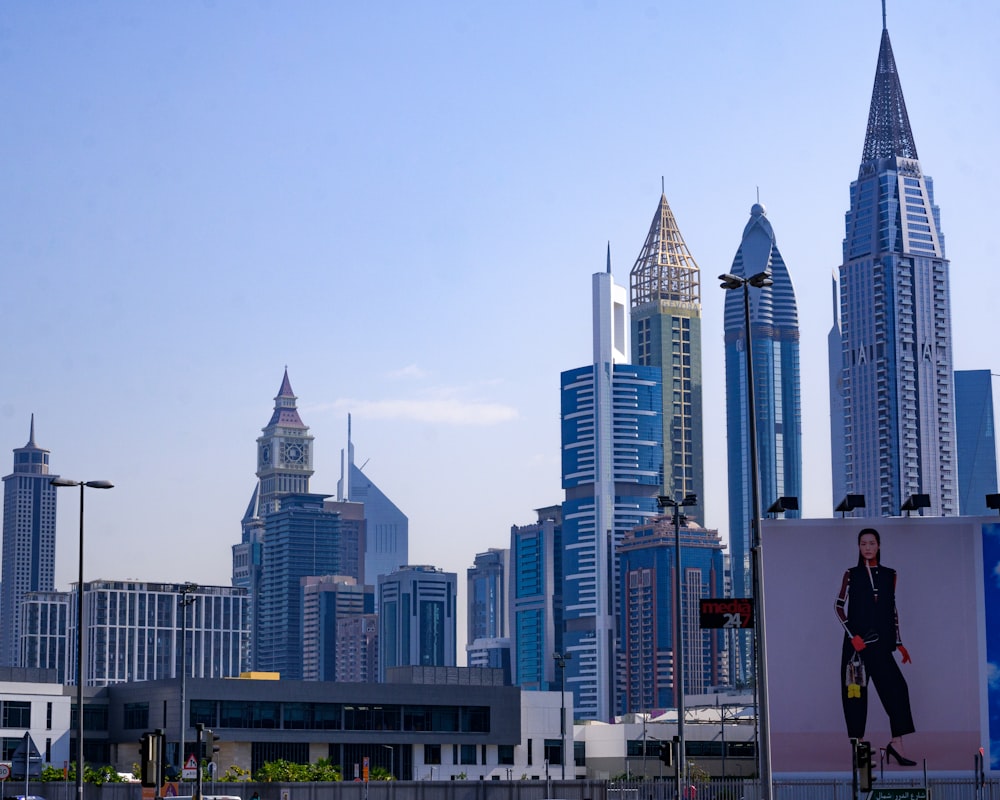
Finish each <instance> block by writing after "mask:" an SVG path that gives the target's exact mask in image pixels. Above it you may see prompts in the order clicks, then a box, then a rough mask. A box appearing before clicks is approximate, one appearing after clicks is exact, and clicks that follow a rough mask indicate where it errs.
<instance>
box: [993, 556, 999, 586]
mask: <svg viewBox="0 0 1000 800" xmlns="http://www.w3.org/2000/svg"><path fill="white" fill-rule="evenodd" d="M993 577H995V578H996V579H997V586H1000V561H998V562H997V565H996V566H995V567H993Z"/></svg>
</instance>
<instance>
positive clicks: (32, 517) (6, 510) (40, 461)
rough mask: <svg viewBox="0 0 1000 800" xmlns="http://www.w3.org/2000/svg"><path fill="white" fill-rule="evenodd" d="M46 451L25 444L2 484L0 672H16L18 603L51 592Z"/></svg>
mask: <svg viewBox="0 0 1000 800" xmlns="http://www.w3.org/2000/svg"><path fill="white" fill-rule="evenodd" d="M55 477H58V476H56V475H50V474H49V451H48V450H45V449H43V448H41V447H39V446H38V445H37V444H35V415H34V414H32V415H31V429H30V432H29V434H28V443H27V444H26V445H25V446H24V447H18V448H17V449H15V450H14V471H13V472H11V474H10V475H6V476H4V479H3V585H2V587H0V666H5V667H16V666H20V663H21V659H20V653H21V603H22V601H23V600H24V597H25V595H26V594H27V593H28V592H39V591H41V592H51V591H53V590H54V589H55V566H56V487H55V486H52V485H51V483H50V481H51V480H52V479H53V478H55Z"/></svg>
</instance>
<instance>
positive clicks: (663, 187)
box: [660, 175, 667, 194]
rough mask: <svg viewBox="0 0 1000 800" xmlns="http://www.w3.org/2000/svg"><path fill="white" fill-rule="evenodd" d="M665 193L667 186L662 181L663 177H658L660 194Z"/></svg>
mask: <svg viewBox="0 0 1000 800" xmlns="http://www.w3.org/2000/svg"><path fill="white" fill-rule="evenodd" d="M666 193H667V184H666V183H665V182H664V180H663V176H662V175H661V176H660V194H666Z"/></svg>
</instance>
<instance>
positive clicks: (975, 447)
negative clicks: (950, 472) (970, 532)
mask: <svg viewBox="0 0 1000 800" xmlns="http://www.w3.org/2000/svg"><path fill="white" fill-rule="evenodd" d="M955 422H956V428H955V430H956V434H957V435H956V437H955V444H956V450H957V452H958V488H959V493H958V507H959V511H960V512H961V513H962V514H967V515H982V514H989V513H991V512H990V509H988V508H987V507H986V495H987V494H994V493H995V492H996V490H997V437H996V428H995V427H994V424H993V377H992V375H991V374H990V371H989V370H988V369H976V370H955Z"/></svg>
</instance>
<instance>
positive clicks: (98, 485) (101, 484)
mask: <svg viewBox="0 0 1000 800" xmlns="http://www.w3.org/2000/svg"><path fill="white" fill-rule="evenodd" d="M49 484H50V485H52V486H86V487H87V488H88V489H114V488H115V485H114V484H113V483H112V482H111V481H74V480H71V479H70V478H53V479H52V480H50V481H49Z"/></svg>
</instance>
